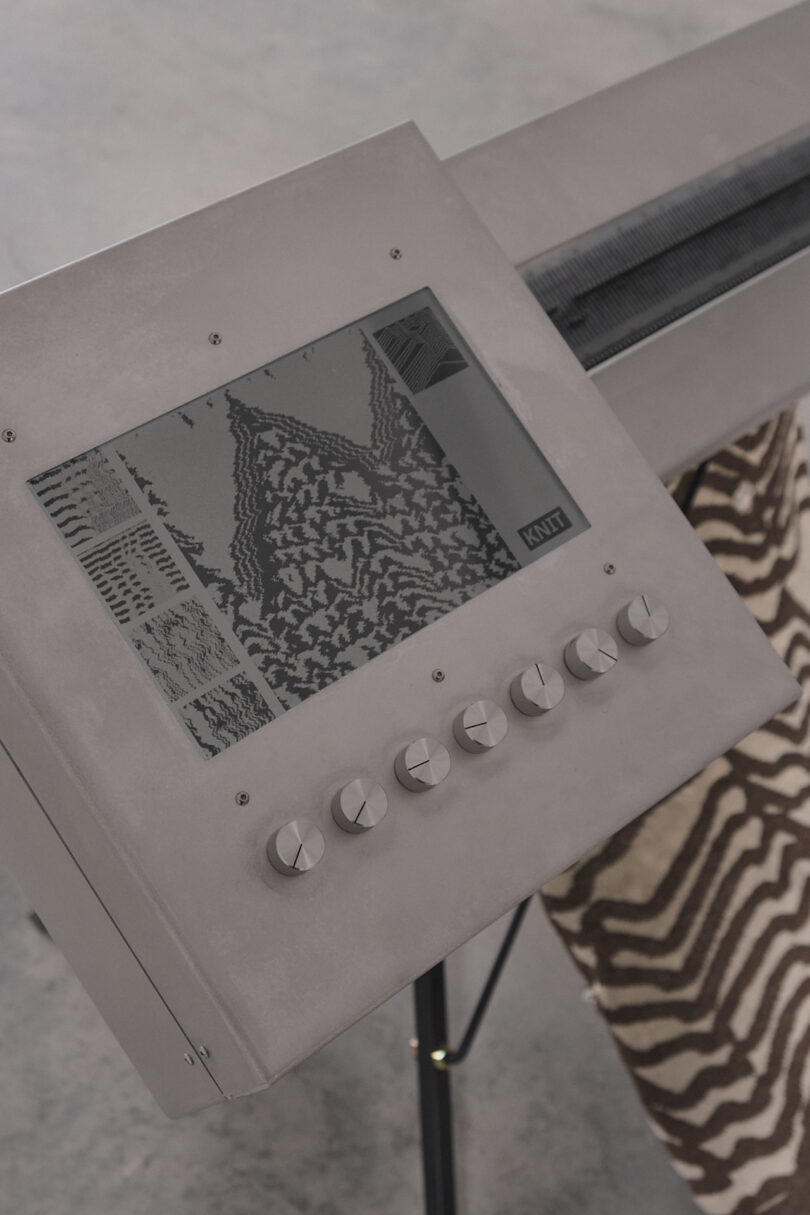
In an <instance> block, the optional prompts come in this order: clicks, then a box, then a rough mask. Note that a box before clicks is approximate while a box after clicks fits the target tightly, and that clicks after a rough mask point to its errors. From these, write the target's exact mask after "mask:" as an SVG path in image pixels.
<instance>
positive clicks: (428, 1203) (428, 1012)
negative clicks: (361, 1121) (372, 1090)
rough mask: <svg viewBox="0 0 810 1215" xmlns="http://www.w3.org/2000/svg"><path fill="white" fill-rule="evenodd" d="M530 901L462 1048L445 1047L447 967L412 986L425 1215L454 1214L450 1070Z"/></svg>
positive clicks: (517, 917) (465, 1050)
mask: <svg viewBox="0 0 810 1215" xmlns="http://www.w3.org/2000/svg"><path fill="white" fill-rule="evenodd" d="M529 902H530V900H529V899H526V900H525V902H523V903H521V904H520V906H519V907H517V908H516V910H515V912H514V914H513V916H512V921H511V923H510V925H509V928H508V930H507V932H506V935H505V937H504V939H503V943H502V945H501V947H500V949H499V950H498V956H497V957H496V959H495V961H494V963H493V966H492V969H491V971H490V972H489V977H488V978H487V981H486V983H485V984H484V988H483V990H482V992H481V995H480V997H479V999H478V1003H477V1004H476V1006H475V1009H474V1011H473V1014H472V1016H471V1018H470V1022H469V1025H468V1026H467V1029H466V1031H465V1033H464V1035H463V1037H462V1039H461V1044H460V1045H459V1047H458V1049H456V1050H451V1049H450V1048H449V1047H448V1045H447V989H446V983H445V974H444V962H439V964H438V965H437V966H434V967H433V969H432V970H429V971H427V973H426V974H423V975H422V976H421V977H420V978H418V979H417V980H416V982H415V983H414V985H413V995H414V1009H415V1013H416V1044H417V1045H416V1059H417V1063H418V1066H419V1115H420V1122H421V1128H422V1169H423V1173H424V1182H425V1212H426V1215H456V1183H455V1173H454V1170H453V1107H452V1100H451V1092H450V1070H449V1069H450V1068H451V1067H453V1066H455V1065H456V1064H459V1063H461V1062H463V1060H464V1059H465V1058H466V1057H467V1055H468V1054H469V1051H470V1048H471V1047H472V1044H473V1042H474V1040H475V1036H476V1034H477V1033H478V1029H479V1027H480V1025H481V1022H482V1020H483V1019H484V1014H485V1013H486V1010H487V1007H488V1005H489V1002H490V1000H491V998H492V993H493V992H494V990H495V987H496V985H497V983H498V979H499V978H500V977H501V971H502V970H503V967H504V964H505V962H506V959H507V957H508V956H509V951H510V950H511V948H512V945H513V944H514V941H515V937H516V936H517V934H518V929H519V928H520V925H521V923H522V922H523V917H524V916H525V914H526V909H527V907H528V906H529Z"/></svg>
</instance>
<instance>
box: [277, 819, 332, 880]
mask: <svg viewBox="0 0 810 1215" xmlns="http://www.w3.org/2000/svg"><path fill="white" fill-rule="evenodd" d="M325 847H326V844H325V843H324V838H323V835H322V834H321V832H320V831H319V830H318V828H317V827H316V826H315V824H314V823H311V822H310V821H309V820H308V819H305V818H296V819H293V821H292V822H291V823H285V824H284V826H283V827H279V829H278V831H276V832H275V834H274V835H271V836H270V839H269V840H268V841H267V859H268V860H269V862H270V864H271V865H272V866H273V868H274V869H278V871H279V873H289V874H295V873H306V872H307V870H308V869H314V867H315V866H316V865H317V864H318V861H319V860H320V859H321V857H322V856H323V853H324V848H325Z"/></svg>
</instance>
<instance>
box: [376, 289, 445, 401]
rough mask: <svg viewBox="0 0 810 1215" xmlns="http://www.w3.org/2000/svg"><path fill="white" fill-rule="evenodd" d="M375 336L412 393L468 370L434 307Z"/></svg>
mask: <svg viewBox="0 0 810 1215" xmlns="http://www.w3.org/2000/svg"><path fill="white" fill-rule="evenodd" d="M374 338H375V340H376V342H377V344H378V345H379V346H380V348H381V349H382V350H383V351H384V353H385V354H386V356H387V357H388V359H389V360H390V362H391V363H392V364H393V365H394V367H395V368H396V369H397V371H398V372H399V374H400V375H401V377H402V379H403V380H404V381H405V383H406V384H407V385H408V388H409V389H410V390H411V392H412V393H414V394H416V393H418V392H423V391H424V390H425V389H426V388H430V387H432V385H433V384H438V383H439V382H440V381H441V380H446V379H447V378H448V377H449V376H451V375H455V374H456V372H458V371H464V369H465V367H466V366H467V362H466V360H465V358H464V356H463V355H462V353H461V351H460V350H459V349H458V347H457V346H456V345H455V343H454V342H453V340H452V338H451V337H450V336H449V334H447V333H446V332H445V330H444V329H443V327H442V326H441V324H440V323H439V321H438V320H437V318H436V315H435V313H434V312H433V310H432V309H431V308H420V309H419V310H418V311H417V312H411V313H409V314H408V315H407V316H403V317H402V319H401V320H398V321H392V323H391V324H390V325H386V326H385V327H384V328H383V329H378V330H377V331H376V332H375V334H374Z"/></svg>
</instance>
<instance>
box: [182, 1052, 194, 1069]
mask: <svg viewBox="0 0 810 1215" xmlns="http://www.w3.org/2000/svg"><path fill="white" fill-rule="evenodd" d="M183 1059H184V1060H185V1062H186V1063H187V1064H188V1065H189V1067H193V1066H194V1064H195V1063H196V1059H195V1058H194V1056H193V1055H192V1054H191V1052H190V1051H186V1053H185V1054H184V1055H183Z"/></svg>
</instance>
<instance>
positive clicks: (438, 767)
mask: <svg viewBox="0 0 810 1215" xmlns="http://www.w3.org/2000/svg"><path fill="white" fill-rule="evenodd" d="M394 771H395V772H396V775H397V780H398V781H399V782H400V784H402V785H404V786H405V788H406V789H410V791H411V792H412V793H426V792H427V791H428V789H433V788H435V786H436V785H440V784H441V782H442V781H443V780H444V779H445V778H446V776H447V775H448V773H449V772H450V752H449V751H448V750H447V747H445V746H444V745H443V744H442V743H440V742H439V740H438V739H436V738H415V739H414V740H413V742H411V743H408V745H407V747H404V748H403V749H402V750H401V751H400V753H399V755H398V756H397V758H396V760H395V762H394Z"/></svg>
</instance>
